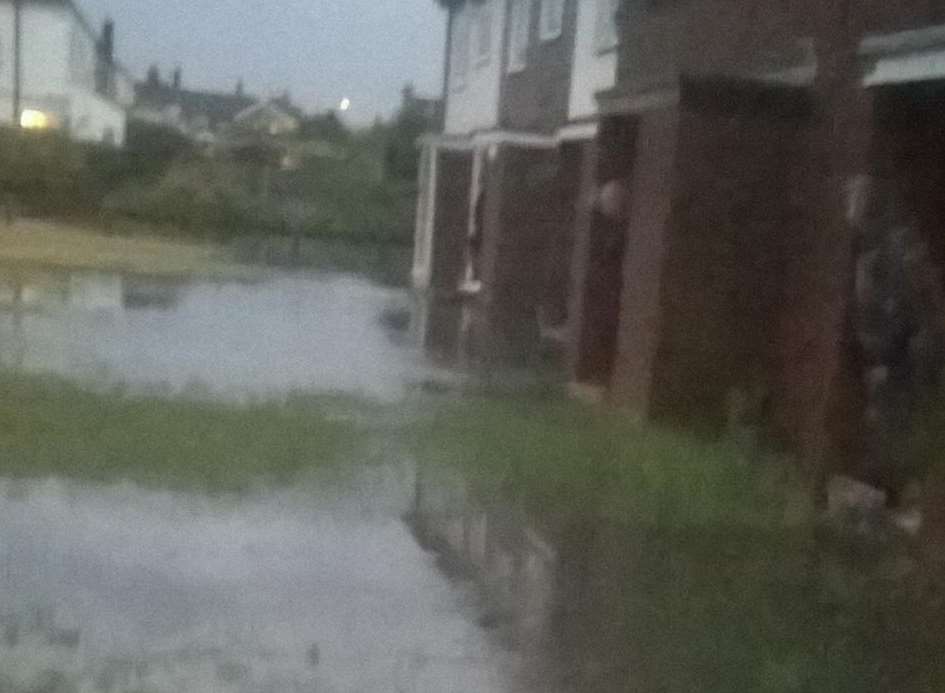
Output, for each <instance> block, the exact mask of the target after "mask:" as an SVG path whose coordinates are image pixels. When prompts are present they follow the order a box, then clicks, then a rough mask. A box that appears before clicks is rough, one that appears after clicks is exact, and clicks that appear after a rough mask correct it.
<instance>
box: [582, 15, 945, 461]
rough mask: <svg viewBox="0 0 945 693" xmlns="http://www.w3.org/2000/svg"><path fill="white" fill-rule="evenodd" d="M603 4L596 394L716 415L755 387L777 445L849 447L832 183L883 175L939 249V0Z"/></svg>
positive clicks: (845, 294) (943, 99)
mask: <svg viewBox="0 0 945 693" xmlns="http://www.w3.org/2000/svg"><path fill="white" fill-rule="evenodd" d="M619 17H620V36H621V41H620V53H619V60H618V69H617V80H616V86H615V87H614V88H613V89H610V90H606V91H604V92H602V93H600V94H599V103H600V108H601V112H602V124H601V129H600V136H599V139H598V146H599V151H600V158H601V159H609V160H610V164H609V165H610V166H611V167H613V168H614V171H613V175H614V177H615V178H616V179H618V180H620V181H621V182H622V184H623V185H624V186H625V191H626V194H627V196H628V199H629V211H628V216H627V223H626V246H625V247H626V252H625V257H624V258H623V260H622V272H621V275H622V283H621V295H620V300H619V302H617V303H616V304H614V305H613V306H612V309H613V311H614V314H613V316H612V319H611V320H610V321H609V322H608V321H606V320H605V321H603V324H605V325H607V324H610V325H617V330H618V338H617V340H616V342H615V346H614V349H615V353H614V354H613V357H612V359H611V360H610V361H609V362H608V363H609V364H610V370H609V371H607V372H606V373H605V374H604V375H605V377H604V379H603V380H604V382H605V383H606V387H607V390H608V394H609V397H610V398H611V399H612V400H613V401H614V402H615V403H617V404H619V405H622V406H625V407H627V408H629V409H630V410H632V411H633V412H634V413H635V414H636V415H637V416H640V417H643V418H658V419H670V420H677V421H686V422H689V423H691V422H693V421H694V420H695V421H698V422H699V423H700V424H709V425H711V426H719V425H724V423H725V418H726V416H727V415H728V413H729V411H728V410H729V406H730V403H731V397H732V393H734V392H743V393H751V392H759V393H764V395H763V396H762V397H760V398H759V406H763V408H764V410H765V411H764V412H763V414H764V417H765V419H766V423H767V425H768V426H769V427H770V429H771V430H772V431H773V432H774V433H775V435H777V437H778V438H780V439H781V440H783V442H784V443H785V445H787V446H788V447H790V448H792V449H796V450H799V451H800V452H801V453H802V456H803V458H804V459H806V460H807V461H808V462H810V463H812V464H816V465H823V464H826V463H827V462H828V461H829V463H830V464H832V465H840V466H843V465H845V464H847V463H850V462H852V461H854V460H855V457H856V454H857V452H856V441H857V439H858V436H857V426H858V420H859V418H858V417H859V414H858V409H857V404H856V403H857V400H858V397H860V395H861V393H859V391H858V390H859V388H860V387H861V386H860V385H859V382H858V379H857V378H856V377H854V376H853V375H852V372H853V364H851V361H850V360H851V358H852V357H851V349H849V346H848V345H849V339H848V334H847V324H848V322H847V321H848V314H849V302H850V300H851V286H852V274H853V260H852V253H853V246H854V243H853V241H854V239H853V232H852V230H851V229H850V228H849V227H848V225H847V224H846V222H845V220H844V201H843V190H844V186H845V184H846V182H847V181H849V180H850V178H851V177H852V176H854V175H856V174H860V173H872V174H875V175H879V176H881V177H883V178H886V179H891V180H893V181H895V182H896V183H897V184H898V185H899V186H900V187H901V188H902V189H903V190H904V191H905V193H906V198H907V203H908V204H909V206H910V208H911V209H912V210H914V211H915V212H916V213H917V215H918V218H919V221H920V225H921V230H922V231H923V232H924V234H925V236H926V238H927V240H928V242H929V244H930V246H931V249H932V253H933V255H934V256H935V258H936V259H937V260H938V261H939V262H940V263H942V262H945V233H943V230H942V228H941V219H942V218H943V211H945V210H943V209H942V205H943V203H942V198H941V195H940V194H938V193H937V190H938V184H939V181H941V180H942V176H943V174H945V163H943V162H945V157H943V156H942V153H943V152H942V147H943V144H945V118H943V117H942V116H943V115H945V111H943V110H942V109H943V107H945V26H943V25H942V22H943V21H945V7H936V6H935V3H929V2H920V1H918V0H910V1H908V2H903V3H896V4H892V3H882V2H879V1H878V0H846V1H845V2H831V3H823V2H818V1H817V0H806V1H799V2H791V3H783V2H780V1H779V0H751V1H746V2H743V3H737V4H733V3H730V2H726V1H725V0H692V1H690V2H659V3H657V2H648V3H644V2H637V1H635V0H625V1H624V2H623V3H622V6H621V10H620V13H619ZM588 274H589V275H593V267H591V270H590V272H589V273H588ZM583 301H584V303H585V305H593V304H594V301H593V300H592V299H589V298H588V297H587V296H585V297H584V298H583ZM583 322H584V323H585V329H588V328H587V326H586V323H587V322H588V321H587V320H584V321H583ZM577 349H578V355H577V359H578V364H580V360H581V358H582V356H581V351H582V347H581V345H580V342H578V344H577ZM580 375H581V374H580V372H578V376H579V377H580ZM598 375H599V374H598ZM762 399H763V400H764V405H761V403H760V400H762ZM818 468H821V469H822V468H823V466H819V467H818Z"/></svg>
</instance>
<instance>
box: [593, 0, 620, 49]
mask: <svg viewBox="0 0 945 693" xmlns="http://www.w3.org/2000/svg"><path fill="white" fill-rule="evenodd" d="M596 1H597V24H596V26H595V30H594V45H595V47H596V48H597V50H598V51H599V52H601V53H603V52H605V51H609V50H613V49H614V48H616V47H617V42H618V40H619V39H618V36H617V10H618V5H619V3H620V0H596Z"/></svg>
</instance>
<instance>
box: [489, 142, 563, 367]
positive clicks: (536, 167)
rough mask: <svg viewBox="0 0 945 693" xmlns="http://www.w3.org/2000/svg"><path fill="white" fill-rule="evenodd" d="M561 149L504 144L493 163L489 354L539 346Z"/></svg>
mask: <svg viewBox="0 0 945 693" xmlns="http://www.w3.org/2000/svg"><path fill="white" fill-rule="evenodd" d="M556 164H557V154H556V152H555V150H552V149H529V148H524V147H516V146H512V145H502V146H501V147H500V148H499V151H498V156H497V157H496V158H495V160H493V161H491V162H490V164H489V167H490V169H489V170H490V173H489V181H488V189H487V193H486V199H487V211H486V221H485V226H486V234H485V236H486V237H485V243H484V247H483V265H482V266H483V272H482V280H483V287H484V290H483V294H482V296H481V297H480V299H479V301H478V308H477V310H478V311H479V313H480V315H481V317H482V321H481V323H480V324H481V325H482V327H483V329H485V330H486V331H487V334H486V335H483V336H482V340H481V343H482V344H484V345H488V350H489V351H490V354H489V357H490V358H491V359H495V360H499V361H512V362H515V361H522V360H527V359H528V358H530V357H531V356H533V355H534V354H535V353H536V352H537V349H538V338H539V331H538V307H539V306H540V305H541V302H542V300H543V299H544V296H545V289H546V288H547V287H546V275H545V271H544V270H545V268H546V266H547V260H548V252H549V249H550V247H551V243H550V241H551V239H553V238H554V237H555V235H556V229H557V224H558V223H559V222H560V219H561V217H562V214H561V205H562V204H566V203H567V201H566V200H565V199H563V196H562V195H560V194H559V189H558V186H557V185H556V182H557V178H556V176H557V170H558V169H557V165H556Z"/></svg>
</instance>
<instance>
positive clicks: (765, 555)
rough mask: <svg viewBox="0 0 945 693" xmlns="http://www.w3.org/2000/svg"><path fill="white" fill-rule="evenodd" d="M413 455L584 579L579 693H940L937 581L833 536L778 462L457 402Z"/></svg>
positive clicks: (942, 639)
mask: <svg viewBox="0 0 945 693" xmlns="http://www.w3.org/2000/svg"><path fill="white" fill-rule="evenodd" d="M410 445H411V446H412V449H413V450H414V452H415V454H416V456H417V457H418V459H419V460H421V464H422V465H424V467H426V468H427V469H429V470H431V473H435V471H436V470H438V469H443V468H445V469H446V470H448V471H449V472H451V473H452V472H454V471H455V470H459V472H460V476H461V478H464V479H467V480H470V482H471V485H472V488H473V494H474V496H475V497H478V498H479V499H480V502H481V504H482V505H483V506H485V507H492V506H494V505H495V504H496V503H498V504H499V505H500V507H501V505H502V504H511V505H512V506H513V507H519V508H524V509H525V511H526V513H527V514H528V515H529V516H530V518H531V522H532V523H533V524H534V525H535V526H537V527H539V528H542V529H544V530H545V531H546V533H547V535H548V536H549V537H552V539H553V543H554V544H555V547H556V550H557V552H558V555H559V556H561V557H562V560H563V561H565V562H566V563H570V564H571V565H572V566H573V572H568V571H567V570H565V572H564V575H565V576H570V577H568V578H567V580H565V581H564V582H563V583H561V584H562V585H564V586H565V588H566V589H570V590H571V591H570V592H569V593H568V596H567V597H566V603H567V607H568V608H567V609H565V610H563V611H562V612H561V613H560V614H559V615H558V619H559V620H558V631H556V632H557V633H558V637H560V638H561V639H567V638H571V640H572V642H571V648H572V649H570V650H568V649H566V650H565V652H566V653H568V654H566V655H565V656H566V657H568V661H567V662H566V669H567V670H568V671H569V672H570V673H569V675H572V676H573V675H574V673H575V672H580V678H574V679H572V680H573V681H577V682H579V683H577V689H578V690H595V691H641V692H643V693H649V692H650V691H664V692H667V693H677V692H678V693H690V692H691V691H701V692H717V693H730V692H731V691H770V692H772V693H774V692H777V693H801V692H808V691H842V692H847V691H849V692H850V693H853V692H854V691H855V692H857V693H862V692H863V691H875V692H876V693H881V692H883V693H885V692H888V691H894V690H895V691H909V692H913V691H914V692H916V693H918V692H924V691H939V690H945V667H943V665H942V663H941V662H940V659H941V657H940V653H941V652H942V651H945V632H943V629H942V627H941V623H942V619H943V618H945V608H943V603H942V599H941V597H940V596H938V595H940V594H941V593H942V592H941V589H942V587H943V581H942V571H941V569H940V568H938V567H937V566H936V565H935V564H934V562H930V561H928V560H927V558H926V557H925V556H923V553H922V550H921V547H920V546H918V545H916V544H911V543H910V542H908V541H907V540H905V539H903V538H901V537H896V536H890V535H888V534H886V533H884V532H883V531H872V530H867V531H861V530H863V526H862V525H861V524H860V523H856V524H854V525H852V527H851V528H846V527H844V526H842V525H840V526H837V525H833V524H827V523H824V522H823V521H822V520H821V519H820V518H818V517H817V516H816V515H815V513H814V510H813V508H812V506H811V504H810V502H809V501H808V497H809V494H808V492H807V489H806V485H805V483H804V480H803V478H802V477H801V476H800V475H799V474H795V473H794V472H793V471H792V469H791V466H790V465H789V464H788V463H786V462H785V461H775V460H771V461H768V462H765V461H764V460H761V459H759V456H758V455H757V454H752V453H750V451H747V450H746V449H745V448H743V447H741V446H739V445H735V444H730V443H727V442H718V443H707V442H705V441H702V440H699V439H696V438H692V437H689V436H686V435H682V434H679V433H677V432H673V431H668V430H661V429H658V428H652V427H642V426H635V425H633V424H631V423H629V422H627V421H626V420H625V419H624V418H622V417H620V416H619V415H617V414H608V413H604V412H600V411H596V410H592V409H588V408H586V407H582V406H579V405H575V404H573V403H568V402H561V401H555V400H553V399H548V400H535V399H508V398H506V399H501V400H496V399H491V398H479V399H473V400H469V401H464V402H456V403H454V404H452V405H448V406H444V407H441V408H439V409H438V410H437V411H435V412H433V413H431V415H430V416H428V417H427V418H426V419H424V420H423V421H422V422H421V423H420V424H418V428H417V429H416V430H415V431H414V432H413V433H412V434H411V436H410ZM448 476H449V475H448ZM434 478H435V474H434ZM851 529H852V531H850V530H851ZM575 576H580V577H575ZM582 581H586V582H582ZM569 585H570V587H568V586H569ZM581 585H584V586H583V587H582V586H581ZM575 653H579V654H575ZM585 663H589V664H587V667H586V668H585V669H583V670H582V666H583V665H584V664H585Z"/></svg>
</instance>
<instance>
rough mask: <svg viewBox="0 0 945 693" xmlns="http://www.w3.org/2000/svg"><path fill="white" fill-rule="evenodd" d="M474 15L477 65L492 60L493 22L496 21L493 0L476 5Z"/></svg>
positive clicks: (485, 63)
mask: <svg viewBox="0 0 945 693" xmlns="http://www.w3.org/2000/svg"><path fill="white" fill-rule="evenodd" d="M475 7H476V9H475V12H474V13H473V17H474V19H475V21H474V22H471V24H472V26H473V35H474V37H475V41H474V44H475V51H474V52H473V55H474V56H475V58H476V67H482V66H483V65H488V64H489V61H491V60H492V44H493V40H492V29H493V27H492V23H493V21H494V18H493V12H492V0H483V1H482V3H481V4H479V5H476V6H475Z"/></svg>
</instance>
